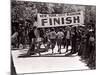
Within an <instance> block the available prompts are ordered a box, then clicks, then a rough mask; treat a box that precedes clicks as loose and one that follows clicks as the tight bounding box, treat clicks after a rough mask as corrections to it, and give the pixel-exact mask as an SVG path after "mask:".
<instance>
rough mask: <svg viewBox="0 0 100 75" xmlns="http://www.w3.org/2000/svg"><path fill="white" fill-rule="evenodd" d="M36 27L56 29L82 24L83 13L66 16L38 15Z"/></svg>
mask: <svg viewBox="0 0 100 75" xmlns="http://www.w3.org/2000/svg"><path fill="white" fill-rule="evenodd" d="M37 17H38V27H57V26H67V25H77V24H78V25H81V24H84V17H83V12H82V11H81V12H73V13H66V14H38V15H37Z"/></svg>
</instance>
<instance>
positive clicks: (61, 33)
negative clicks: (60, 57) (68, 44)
mask: <svg viewBox="0 0 100 75" xmlns="http://www.w3.org/2000/svg"><path fill="white" fill-rule="evenodd" d="M63 37H64V33H63V32H62V29H60V30H59V31H58V33H57V45H58V52H59V53H60V54H61V45H62V39H63Z"/></svg>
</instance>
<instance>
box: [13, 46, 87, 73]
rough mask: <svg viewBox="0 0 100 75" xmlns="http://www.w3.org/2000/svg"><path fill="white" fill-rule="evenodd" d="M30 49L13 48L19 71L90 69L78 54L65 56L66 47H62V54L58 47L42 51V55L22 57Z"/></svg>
mask: <svg viewBox="0 0 100 75" xmlns="http://www.w3.org/2000/svg"><path fill="white" fill-rule="evenodd" d="M27 50H28V49H22V50H13V51H12V56H13V60H14V65H15V68H16V72H17V73H18V74H19V73H36V72H51V71H65V70H66V71H69V70H83V69H89V68H88V67H87V66H85V65H86V64H85V63H83V62H81V61H80V57H79V56H77V55H73V56H69V57H67V56H66V57H65V56H64V55H65V49H62V54H58V53H57V47H55V49H54V54H53V55H52V54H51V53H52V51H51V50H49V51H48V52H44V53H42V54H41V55H42V56H41V57H39V56H38V54H36V55H33V56H29V57H20V56H21V55H22V54H25V53H26V52H27Z"/></svg>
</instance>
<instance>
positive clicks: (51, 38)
mask: <svg viewBox="0 0 100 75" xmlns="http://www.w3.org/2000/svg"><path fill="white" fill-rule="evenodd" d="M49 35H50V41H51V48H52V54H53V53H54V51H53V50H54V48H55V45H56V32H55V30H54V28H52V29H51V32H50V34H49Z"/></svg>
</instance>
